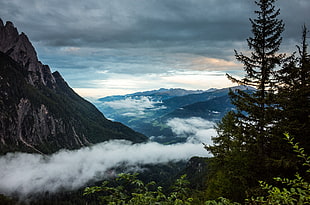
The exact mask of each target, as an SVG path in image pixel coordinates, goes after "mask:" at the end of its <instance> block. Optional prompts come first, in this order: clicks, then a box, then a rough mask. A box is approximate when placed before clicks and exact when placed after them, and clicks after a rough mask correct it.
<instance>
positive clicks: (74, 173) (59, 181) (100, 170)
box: [0, 140, 209, 197]
mask: <svg viewBox="0 0 310 205" xmlns="http://www.w3.org/2000/svg"><path fill="white" fill-rule="evenodd" d="M208 155H209V154H208V152H207V151H206V150H205V149H204V148H203V146H202V145H201V144H200V143H190V142H187V143H184V144H174V145H161V144H158V143H155V142H149V143H145V144H131V143H130V142H128V141H123V140H114V141H109V142H104V143H100V144H97V145H94V146H92V147H85V148H82V149H79V150H74V151H68V150H62V151H59V152H57V153H55V154H52V155H50V156H42V155H39V154H27V153H8V154H7V155H5V156H2V157H0V178H1V181H0V193H4V194H7V195H13V194H17V195H19V196H20V197H29V196H30V195H32V194H39V193H44V192H51V193H53V192H57V191H59V190H74V189H77V188H81V187H83V186H86V184H87V183H89V182H90V181H95V180H99V179H103V178H104V177H106V173H107V171H108V170H110V169H112V168H114V167H116V166H118V165H121V164H126V165H128V166H129V167H130V166H136V165H143V164H157V163H165V162H169V161H179V160H187V159H189V158H191V157H192V156H208Z"/></svg>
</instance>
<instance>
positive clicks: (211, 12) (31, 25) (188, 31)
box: [0, 0, 310, 47]
mask: <svg viewBox="0 0 310 205" xmlns="http://www.w3.org/2000/svg"><path fill="white" fill-rule="evenodd" d="M277 4H278V5H279V7H280V8H281V9H282V11H283V12H282V14H281V17H283V18H284V19H285V21H287V24H288V25H289V26H290V27H292V26H294V25H295V24H299V25H297V26H296V27H294V28H288V29H287V30H288V32H287V36H288V37H293V38H296V32H295V30H296V28H300V26H301V25H302V24H303V23H306V22H305V21H306V20H307V18H309V14H308V11H309V9H310V7H309V5H310V2H309V1H307V0H298V1H291V0H281V1H279V2H278V3H277ZM255 9H256V5H255V4H254V3H253V2H252V1H249V0H234V1H230V0H217V1H214V0H208V1H207V0H187V1H180V0H170V1H156V0H148V1H145V0H132V1H125V0H123V1H122V0H116V1H96V0H92V1H87V2H86V1H76V0H74V1H73V0H67V1H59V0H55V1H38V0H26V1H22V0H12V1H6V0H5V1H1V2H0V11H1V17H2V18H3V19H4V20H11V21H13V22H14V23H15V24H16V25H17V26H18V27H19V28H20V29H21V30H22V31H24V32H26V33H27V34H28V35H29V36H31V38H32V39H33V40H34V41H41V42H44V43H45V44H46V45H52V46H90V47H93V46H109V47H114V46H117V45H118V46H119V45H120V43H121V45H122V46H124V45H126V46H129V45H131V44H135V46H143V47H144V46H146V47H147V46H152V45H153V44H160V43H163V44H164V45H166V46H169V45H170V46H173V45H174V43H177V42H179V43H181V42H182V43H191V42H193V41H240V40H244V39H245V38H246V37H247V36H248V35H249V33H250V29H249V28H250V24H249V21H248V18H249V17H253V11H254V10H255ZM137 44H138V45H137Z"/></svg>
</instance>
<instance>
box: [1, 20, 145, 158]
mask: <svg viewBox="0 0 310 205" xmlns="http://www.w3.org/2000/svg"><path fill="white" fill-rule="evenodd" d="M110 139H126V140H130V141H132V142H144V141H146V140H147V137H145V136H144V135H142V134H140V133H138V132H135V131H133V130H132V129H130V128H128V127H126V126H124V125H123V124H121V123H118V122H112V121H110V120H108V119H106V118H105V116H104V115H103V114H102V113H101V112H100V111H98V109H97V108H96V107H95V106H94V105H92V104H91V103H89V102H88V101H86V100H85V99H83V98H82V97H80V96H79V95H78V94H76V93H75V92H74V91H73V90H72V89H71V88H70V87H69V86H68V84H67V83H66V81H65V80H64V79H63V78H62V76H61V75H60V73H59V72H57V71H56V72H54V73H52V72H51V70H50V68H49V66H48V65H44V64H42V63H41V62H40V61H39V60H38V58H37V54H36V51H35V49H34V47H33V46H32V44H31V42H30V41H29V39H28V37H27V36H26V34H24V33H21V34H19V32H18V30H17V28H15V27H14V25H13V23H12V22H9V21H8V22H6V24H5V25H4V23H3V21H2V20H1V19H0V152H1V154H4V153H7V152H12V151H25V152H35V153H43V154H47V153H53V152H56V151H58V150H60V149H77V148H80V147H83V146H89V145H92V144H95V143H99V142H103V141H107V140H110Z"/></svg>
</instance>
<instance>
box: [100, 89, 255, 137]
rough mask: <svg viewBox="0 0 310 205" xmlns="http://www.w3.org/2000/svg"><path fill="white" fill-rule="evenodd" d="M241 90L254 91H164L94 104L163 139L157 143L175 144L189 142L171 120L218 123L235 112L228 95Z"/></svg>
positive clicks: (119, 119) (134, 94)
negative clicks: (196, 120)
mask: <svg viewBox="0 0 310 205" xmlns="http://www.w3.org/2000/svg"><path fill="white" fill-rule="evenodd" d="M237 89H239V90H248V91H249V92H251V91H253V88H251V87H246V86H235V87H230V88H223V89H215V88H211V89H209V90H206V91H202V90H184V89H179V88H174V89H173V88H171V89H164V88H161V89H158V90H152V91H145V92H138V93H133V94H128V95H122V96H121V95H118V96H108V97H104V98H99V99H98V100H97V101H95V102H94V104H95V105H96V106H97V107H98V109H99V110H100V111H101V112H103V113H105V115H106V117H107V118H110V119H113V120H114V121H119V122H121V123H124V124H125V125H127V126H129V127H131V128H132V129H134V130H136V131H138V132H141V133H143V134H144V135H146V136H148V137H157V136H160V137H159V138H155V139H157V140H156V141H157V142H161V143H175V142H181V141H182V140H185V139H181V138H178V137H177V136H175V134H174V133H173V131H172V129H171V127H170V126H169V125H168V122H169V120H172V119H176V118H180V119H189V118H199V119H203V120H207V121H210V122H213V123H214V124H215V123H217V122H218V121H219V120H220V119H221V118H222V117H223V116H224V115H225V114H226V113H227V112H228V111H230V110H233V109H234V106H233V105H232V104H231V101H230V98H229V94H228V93H229V91H230V90H231V91H235V90H237ZM180 140H181V141H180Z"/></svg>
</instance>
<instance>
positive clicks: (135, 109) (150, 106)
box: [104, 96, 166, 116]
mask: <svg viewBox="0 0 310 205" xmlns="http://www.w3.org/2000/svg"><path fill="white" fill-rule="evenodd" d="M161 103H162V102H160V101H153V100H152V99H151V98H150V97H146V96H141V97H140V98H131V97H128V98H125V99H122V100H115V101H110V102H104V104H105V105H107V106H109V107H111V108H113V109H115V110H119V111H121V113H122V115H126V116H136V115H144V114H145V111H146V110H151V111H154V110H159V109H165V108H166V107H165V106H163V105H160V104H161Z"/></svg>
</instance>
